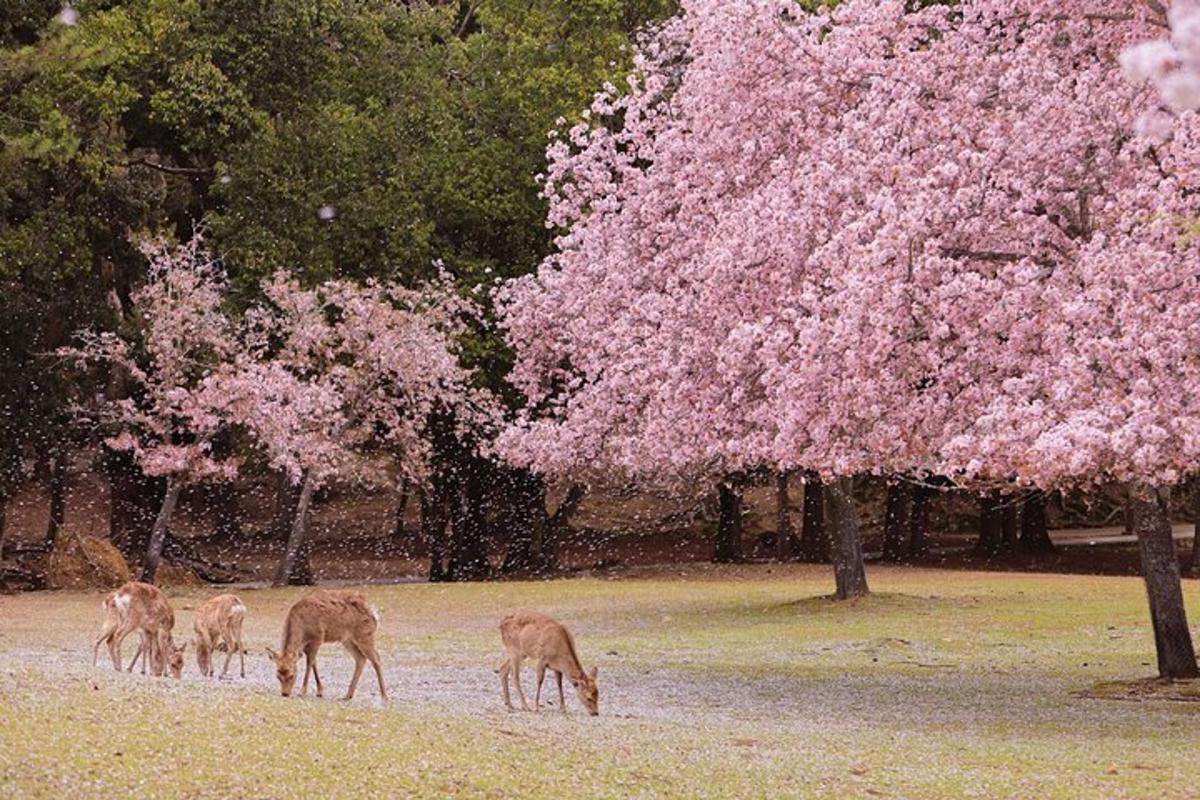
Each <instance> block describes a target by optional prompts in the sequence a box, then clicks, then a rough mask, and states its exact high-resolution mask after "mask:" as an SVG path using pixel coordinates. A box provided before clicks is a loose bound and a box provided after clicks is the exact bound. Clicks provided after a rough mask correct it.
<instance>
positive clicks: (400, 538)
mask: <svg viewBox="0 0 1200 800" xmlns="http://www.w3.org/2000/svg"><path fill="white" fill-rule="evenodd" d="M407 511H408V484H407V483H406V484H404V485H403V486H402V487H400V496H399V497H398V498H397V500H396V511H395V513H394V514H393V515H392V532H391V534H390V535H389V538H390V539H391V540H392V547H394V548H403V547H405V545H406V543H407V539H408V531H407V530H405V528H404V515H405V513H406V512H407Z"/></svg>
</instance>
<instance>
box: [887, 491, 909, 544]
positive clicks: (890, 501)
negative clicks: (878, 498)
mask: <svg viewBox="0 0 1200 800" xmlns="http://www.w3.org/2000/svg"><path fill="white" fill-rule="evenodd" d="M910 494H911V492H910V491H909V488H908V484H907V483H905V482H904V481H902V480H897V481H893V482H891V483H889V484H888V487H887V503H886V507H885V508H884V517H883V560H884V561H903V560H904V559H905V558H906V557H907V556H908V498H909V495H910Z"/></svg>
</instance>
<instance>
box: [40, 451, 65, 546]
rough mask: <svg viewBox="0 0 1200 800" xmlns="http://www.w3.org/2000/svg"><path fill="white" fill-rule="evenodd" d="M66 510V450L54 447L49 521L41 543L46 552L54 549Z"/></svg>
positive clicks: (51, 466) (51, 464)
mask: <svg viewBox="0 0 1200 800" xmlns="http://www.w3.org/2000/svg"><path fill="white" fill-rule="evenodd" d="M66 511H67V451H66V448H62V447H59V448H56V449H55V451H54V453H53V454H52V455H51V458H50V521H49V522H47V523H46V538H45V540H44V542H43V544H42V546H43V548H44V549H45V551H46V552H47V553H49V552H50V551H51V550H53V549H54V543H55V542H56V541H58V534H59V532H60V531H61V530H62V526H63V519H64V517H66Z"/></svg>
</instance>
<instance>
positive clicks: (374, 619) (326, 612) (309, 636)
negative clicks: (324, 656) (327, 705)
mask: <svg viewBox="0 0 1200 800" xmlns="http://www.w3.org/2000/svg"><path fill="white" fill-rule="evenodd" d="M378 628H379V609H377V608H375V607H374V606H372V605H370V604H368V603H367V598H366V596H365V595H363V593H362V592H353V591H326V590H323V591H317V592H313V593H311V594H308V595H305V596H304V597H301V598H300V599H299V600H297V601H296V602H295V603H293V604H292V607H291V608H289V609H288V614H287V619H286V620H285V621H284V624H283V644H282V645H281V646H280V650H279V652H275V651H274V650H272V649H271V648H269V647H268V648H267V655H268V656H270V658H271V660H272V661H273V662H275V674H276V677H277V678H278V679H279V689H280V692H281V693H282V694H283V696H284V697H290V696H291V694H292V689H293V688H294V687H295V685H296V661H297V660H298V659H299V658H300V656H301V655H302V654H303V656H304V683H303V685H302V686H301V687H300V696H301V697H304V696H306V695H307V694H308V678H309V675H310V674H311V675H312V677H313V678H315V679H316V682H317V697H322V696H324V695H323V691H322V688H321V675H320V674H319V673H318V672H317V651H318V650H320V649H321V645H323V644H325V643H329V642H339V643H341V645H342V646H343V647H345V648H346V649H347V650H349V651H350V655H352V656H354V677H353V678H351V679H350V688H349V689H348V690H347V691H346V696H345V697H344V698H343V699H344V700H351V699H353V698H354V691H355V689H356V688H357V687H358V679H359V678H360V677H361V676H362V671H363V665H364V664H365V663H366V662H368V661H370V662H371V666H372V667H373V668H374V670H375V677H376V678H378V679H379V696H380V698H382V700H383V703H384V704H385V705H386V704H387V690H386V689H385V688H384V686H383V670H382V668H381V667H380V665H379V652H378V651H377V650H376V649H375V631H376V630H377V629H378Z"/></svg>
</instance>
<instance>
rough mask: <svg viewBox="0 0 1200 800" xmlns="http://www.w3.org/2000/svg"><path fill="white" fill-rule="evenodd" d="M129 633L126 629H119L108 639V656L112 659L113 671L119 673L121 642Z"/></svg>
mask: <svg viewBox="0 0 1200 800" xmlns="http://www.w3.org/2000/svg"><path fill="white" fill-rule="evenodd" d="M129 633H130V631H129V630H127V629H126V628H120V629H119V630H118V631H117V632H116V633H114V634H113V635H112V636H110V637H109V639H108V654H109V656H111V657H112V663H113V669H115V670H116V671H117V672H120V671H121V642H123V641H124V640H125V637H126V636H128V635H129Z"/></svg>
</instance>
